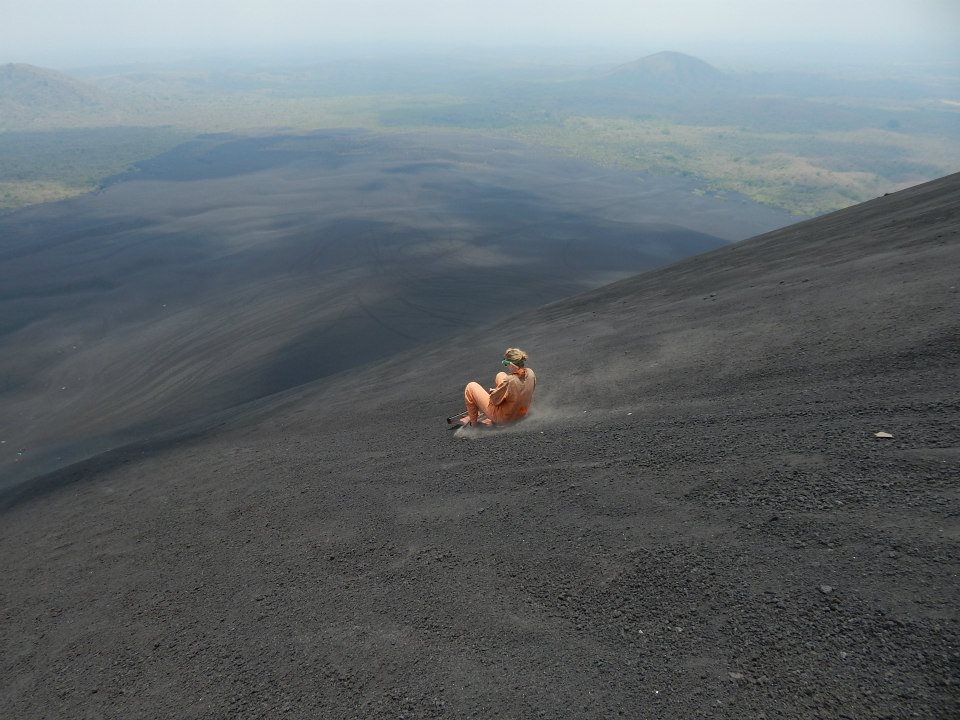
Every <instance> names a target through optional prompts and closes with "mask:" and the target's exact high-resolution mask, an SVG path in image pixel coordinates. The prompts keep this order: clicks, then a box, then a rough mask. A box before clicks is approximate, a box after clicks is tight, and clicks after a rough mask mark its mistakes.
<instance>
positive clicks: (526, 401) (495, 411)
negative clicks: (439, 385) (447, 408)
mask: <svg viewBox="0 0 960 720" xmlns="http://www.w3.org/2000/svg"><path fill="white" fill-rule="evenodd" d="M495 382H496V387H495V388H494V390H493V392H492V393H488V392H487V391H486V390H484V389H483V386H482V385H480V383H477V382H472V383H468V384H467V387H466V388H464V391H463V399H464V402H466V404H467V418H468V420H469V421H470V422H476V421H477V417H478V416H479V415H480V413H483V414H484V415H486V416H487V417H488V418H490V420H492V421H493V422H495V423H497V424H500V423H508V422H514V421H515V420H519V419H520V418H522V417H523V416H524V415H526V414H527V412H529V410H530V403H531V402H532V401H533V390H534V388H535V387H536V386H537V376H536V375H534V374H533V370H531V369H530V368H520V369H519V370H518V371H517V373H516V374H515V375H511V374H509V373H505V372H499V373H497V377H496V381H495Z"/></svg>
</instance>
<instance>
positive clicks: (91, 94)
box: [0, 63, 111, 125]
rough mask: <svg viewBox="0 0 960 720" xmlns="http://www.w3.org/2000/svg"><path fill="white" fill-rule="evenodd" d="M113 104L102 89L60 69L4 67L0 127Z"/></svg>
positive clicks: (0, 75) (1, 69)
mask: <svg viewBox="0 0 960 720" xmlns="http://www.w3.org/2000/svg"><path fill="white" fill-rule="evenodd" d="M110 104H111V99H110V97H109V96H108V95H107V94H106V93H104V92H103V91H101V90H100V89H99V88H97V87H95V86H93V85H90V84H88V83H85V82H82V81H80V80H76V79H75V78H72V77H70V76H69V75H66V74H64V73H61V72H57V71H56V70H50V69H48V68H41V67H37V66H36V65H28V64H26V63H9V64H7V65H0V125H2V123H3V121H4V120H8V119H22V118H24V117H29V116H36V115H41V114H45V113H58V112H76V111H80V110H90V109H98V108H105V107H107V106H109V105H110Z"/></svg>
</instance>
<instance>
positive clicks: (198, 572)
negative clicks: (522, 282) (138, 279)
mask: <svg viewBox="0 0 960 720" xmlns="http://www.w3.org/2000/svg"><path fill="white" fill-rule="evenodd" d="M958 267H960V175H954V176H951V177H948V178H945V179H943V180H940V181H937V182H933V183H929V184H926V185H923V186H919V187H916V188H913V189H910V190H906V191H903V192H900V193H897V194H895V195H892V196H890V197H885V198H881V199H878V200H876V201H873V202H870V203H866V204H864V205H860V206H857V207H855V208H851V209H849V210H846V211H843V212H839V213H835V214H832V215H829V216H827V217H824V218H821V219H818V220H815V221H811V222H807V223H804V224H801V225H797V226H794V227H791V228H787V229H785V230H782V231H778V232H775V233H771V234H768V235H765V236H761V237H758V238H756V239H754V240H752V241H749V242H747V243H743V244H741V245H737V246H732V247H730V248H725V249H722V250H719V251H716V252H713V253H710V254H708V255H704V256H701V257H698V258H695V259H691V260H688V261H684V262H681V263H679V264H675V265H673V266H670V267H669V268H666V269H664V270H660V271H656V272H652V273H648V274H645V275H641V276H638V277H636V278H631V279H629V280H625V281H623V282H620V283H617V284H614V285H610V286H608V287H605V288H602V289H599V290H596V291H593V292H590V293H587V294H585V295H581V296H579V297H577V298H573V299H570V300H565V301H562V302H559V303H556V304H553V305H550V306H547V307H544V308H542V309H540V310H537V311H535V312H530V313H523V314H520V315H518V316H515V317H514V318H512V319H510V320H505V321H502V322H500V323H499V324H497V325H496V326H494V327H491V328H488V329H487V330H485V331H483V332H481V333H478V334H476V335H473V336H469V337H461V338H459V339H458V340H456V341H453V342H451V341H444V342H443V343H440V344H436V345H435V346H433V348H432V349H431V351H429V352H426V351H421V352H418V353H416V354H407V355H406V356H403V357H397V358H395V359H394V360H392V361H388V362H385V363H383V364H381V365H379V366H376V367H372V368H368V369H366V370H363V371H360V372H347V373H344V374H341V375H338V376H336V377H333V378H329V379H326V380H323V381H320V382H317V383H315V384H313V385H311V386H310V387H306V388H301V389H300V390H298V391H296V392H293V393H288V394H287V395H286V396H284V397H280V398H274V399H272V400H269V401H264V402H262V403H260V404H259V405H257V406H252V407H251V408H249V410H248V411H247V412H245V413H243V414H236V415H234V417H233V418H232V419H230V421H229V422H228V424H227V425H226V426H225V427H222V428H220V429H219V430H216V431H214V430H211V431H210V432H209V433H208V434H207V435H206V436H199V437H194V438H193V439H191V440H186V439H185V440H183V441H182V442H180V443H177V444H173V445H169V446H167V447H153V448H151V447H149V446H141V447H138V448H131V449H130V450H128V451H127V452H125V453H123V452H118V453H113V454H112V455H110V456H106V457H103V458H100V459H98V460H94V461H91V462H89V463H85V464H82V465H78V466H75V467H74V468H71V469H70V470H68V471H64V472H63V473H61V474H59V475H58V476H57V477H53V478H49V480H50V486H49V487H48V490H49V491H48V492H47V493H45V494H42V495H36V496H34V497H33V498H27V497H24V498H21V500H22V502H20V503H19V504H17V505H16V506H15V507H13V508H12V509H8V510H7V511H6V512H5V513H4V515H3V519H2V525H0V558H2V560H0V562H2V566H0V572H2V576H3V577H4V579H5V584H4V587H3V590H2V592H3V603H2V607H3V613H4V615H3V622H2V623H0V638H2V640H0V643H2V646H3V648H4V650H5V651H4V653H3V654H2V655H0V678H2V679H3V692H2V693H0V714H2V715H3V716H6V717H31V716H36V715H40V714H42V715H43V716H45V717H64V718H66V717H84V716H94V715H96V716H115V717H150V718H152V717H157V718H159V717H200V716H204V717H207V716H209V717H216V716H239V717H273V716H278V715H280V714H281V713H282V714H284V715H285V716H288V717H295V718H314V717H326V718H354V717H367V718H396V717H410V718H442V717H478V718H505V717H510V718H513V717H563V718H609V717H617V716H623V717H657V718H668V719H670V718H676V719H678V720H679V719H681V718H682V719H684V720H685V719H687V718H691V717H711V718H731V719H733V718H744V717H751V718H753V717H756V718H760V717H767V718H773V717H776V718H798V719H799V718H811V717H823V718H842V717H855V718H865V719H868V718H877V719H879V718H903V717H912V716H919V717H924V718H940V719H944V720H945V719H946V718H953V717H956V716H957V711H958V694H957V690H956V688H957V687H958V681H960V632H958V629H960V628H958V617H957V614H956V607H957V601H958V584H957V576H958V571H960V567H958V562H957V558H958V552H957V551H958V547H957V541H958V532H957V531H958V526H957V517H958V515H960V497H958V495H957V485H956V480H957V466H958V461H960V441H958V438H960V390H958V384H957V382H956V378H957V376H958V370H960V347H958V344H957V342H956V339H957V337H958V333H960V312H958V294H957V287H958V280H960V278H958V277H957V268H958ZM507 344H517V345H520V346H523V347H526V348H527V349H528V350H529V351H530V352H531V354H532V364H533V366H534V367H535V368H536V369H537V371H538V375H539V377H540V380H541V387H540V390H539V391H538V397H537V402H536V406H535V411H536V412H535V414H534V415H533V416H532V417H531V418H530V419H529V420H527V421H526V422H524V423H523V424H521V425H518V426H515V427H513V428H509V429H505V430H501V431H497V432H494V433H486V434H479V433H478V434H475V435H470V434H465V435H462V436H461V437H457V436H451V434H450V433H449V432H447V431H446V430H445V429H443V427H442V418H443V416H444V415H445V414H447V413H448V412H450V411H451V410H454V409H456V408H457V406H458V404H459V399H458V396H459V393H460V390H461V387H462V383H463V381H465V380H467V379H470V378H471V377H476V378H477V379H481V380H486V377H485V376H490V375H492V373H493V372H494V371H495V369H496V360H497V358H498V357H499V353H500V352H501V351H502V349H503V347H504V346H506V345H507ZM879 431H885V432H888V433H889V434H891V435H893V438H891V439H879V438H876V437H875V433H876V432H879ZM56 483H59V484H60V487H59V489H55V488H54V487H53V486H54V485H55V484H56Z"/></svg>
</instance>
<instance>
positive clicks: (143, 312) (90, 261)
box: [0, 132, 787, 487]
mask: <svg viewBox="0 0 960 720" xmlns="http://www.w3.org/2000/svg"><path fill="white" fill-rule="evenodd" d="M693 187H694V186H693V185H691V184H690V183H687V182H685V181H671V180H668V179H663V180H654V179H652V178H644V177H641V176H637V175H634V174H627V173H617V172H611V171H604V170H600V169H598V168H595V167H593V166H590V165H587V164H584V163H576V162H570V161H567V160H560V159H555V158H550V157H545V156H542V155H537V154H535V153H533V152H532V151H529V150H526V149H524V148H523V147H522V146H519V145H516V144H513V143H505V142H501V141H495V140H486V139H483V138H470V137H467V136H461V135H453V134H451V135H443V136H437V137H426V136H415V135H411V136H392V137H383V136H377V135H372V134H368V133H362V132H325V133H314V134H309V135H304V136H280V137H252V138H231V137H219V136H218V137H209V138H205V139H203V140H199V141H197V142H195V143H191V144H188V145H186V146H184V147H182V148H179V149H177V150H174V151H171V152H169V153H166V154H164V155H162V156H160V157H158V158H156V159H155V160H152V161H150V162H147V163H144V164H143V165H142V167H141V168H140V169H139V171H138V172H136V173H133V174H132V175H131V176H128V177H125V178H121V179H118V180H117V182H116V183H115V184H113V185H112V186H111V187H109V188H108V189H107V190H106V191H105V192H103V193H100V194H97V195H94V196H89V197H85V198H81V199H77V200H73V201H70V202H65V203H58V204H55V205H51V206H45V207H41V208H35V209H30V210H25V211H22V212H19V213H16V214H14V215H10V216H7V217H5V218H2V219H0V403H2V404H3V406H4V409H5V411H4V413H2V414H0V440H2V441H3V444H0V487H2V486H3V485H5V484H6V485H9V484H10V483H12V482H15V481H17V480H20V479H24V478H29V477H31V476H33V475H35V474H37V473H40V472H43V471H45V470H49V469H53V468H55V467H59V466H63V465H66V464H69V463H70V462H73V461H75V460H78V459H81V458H83V457H88V456H90V455H93V454H96V453H98V452H100V451H103V450H105V449H108V448H110V447H114V446H117V445H119V444H122V443H124V442H129V441H130V440H132V439H136V438H143V437H149V436H150V434H151V433H153V432H156V431H157V430H159V429H163V428H166V427H170V426H173V425H177V424H181V423H184V422H188V421H192V420H194V419H196V418H198V417H201V416H203V415H206V414H209V413H211V412H216V411H219V410H222V409H224V408H228V407H231V406H233V405H236V404H237V403H242V402H246V401H249V400H252V399H255V398H259V397H263V396H267V395H270V394H271V393H274V392H278V391H281V390H285V389H287V388H290V387H293V386H296V385H299V384H302V383H304V382H308V381H310V380H314V379H316V378H319V377H323V376H326V375H330V374H332V373H335V372H338V371H341V370H345V369H348V368H352V367H356V366H358V365H361V364H363V363H365V362H369V361H371V360H375V359H379V358H383V357H386V356H389V355H391V354H392V353H395V352H398V351H400V350H404V349H407V348H410V347H413V346H415V345H417V344H422V343H425V342H428V341H430V340H435V339H437V338H439V337H442V336H444V335H449V334H451V333H453V332H461V331H463V330H464V329H465V328H469V327H475V326H477V325H479V324H481V323H485V322H489V321H491V320H493V319H494V318H496V317H501V316H503V315H506V314H509V313H514V312H517V311H518V310H520V309H522V308H529V307H535V306H537V305H540V304H542V303H544V302H549V301H552V300H556V299H558V298H561V297H566V296H568V295H571V294H573V293H575V292H579V291H582V290H583V289H585V288H589V287H596V286H598V285H601V284H603V283H605V282H609V281H610V280H612V279H615V278H619V277H623V276H624V275H626V274H630V273H633V272H637V271H639V270H642V269H647V268H651V267H655V266H658V265H662V264H664V263H666V262H670V261H673V260H676V259H678V258H680V257H685V256H688V255H691V254H694V253H697V252H702V251H704V250H707V249H711V248H714V247H717V246H718V245H720V244H723V240H722V239H721V238H724V239H739V238H741V237H746V236H747V235H749V234H753V233H755V232H757V230H758V229H760V228H762V229H769V228H771V227H779V226H781V225H783V224H785V223H786V222H787V216H785V215H783V214H778V213H774V212H771V211H769V210H765V209H762V208H759V207H758V206H756V205H753V204H750V203H743V204H737V205H736V210H735V211H734V208H733V207H732V201H726V202H725V201H722V200H719V199H716V198H709V197H697V196H696V195H694V194H692V192H691V190H692V189H693ZM681 215H682V217H684V222H685V223H686V227H680V226H677V225H675V224H670V223H669V222H668V219H669V218H670V217H677V216H681Z"/></svg>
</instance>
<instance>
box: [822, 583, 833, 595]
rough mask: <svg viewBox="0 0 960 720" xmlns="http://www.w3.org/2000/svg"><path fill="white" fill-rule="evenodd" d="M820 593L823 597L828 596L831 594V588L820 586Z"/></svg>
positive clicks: (829, 586)
mask: <svg viewBox="0 0 960 720" xmlns="http://www.w3.org/2000/svg"><path fill="white" fill-rule="evenodd" d="M820 592H822V593H823V594H824V595H829V594H830V593H832V592H833V586H831V585H821V586H820Z"/></svg>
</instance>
